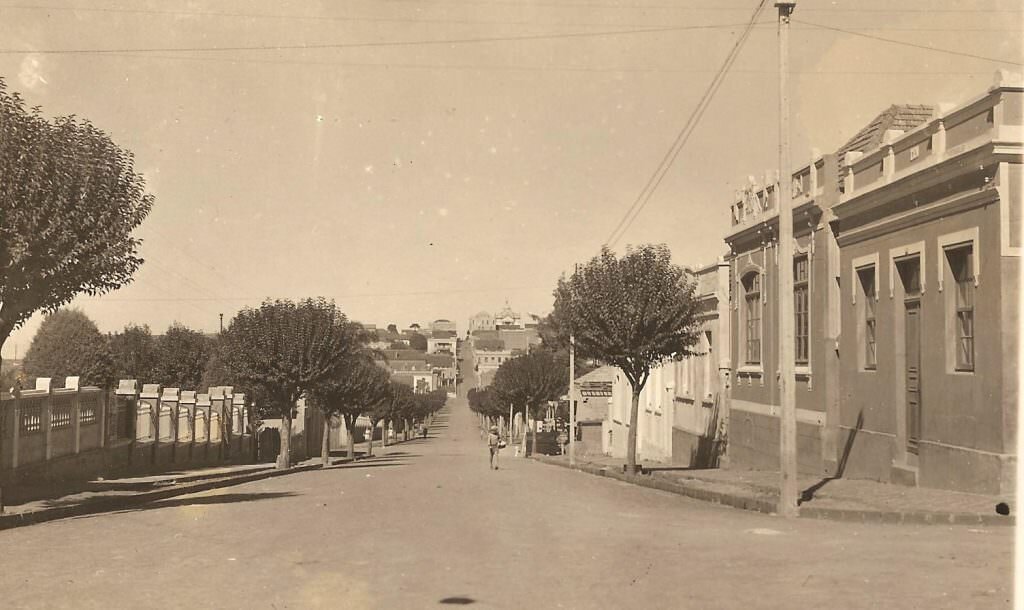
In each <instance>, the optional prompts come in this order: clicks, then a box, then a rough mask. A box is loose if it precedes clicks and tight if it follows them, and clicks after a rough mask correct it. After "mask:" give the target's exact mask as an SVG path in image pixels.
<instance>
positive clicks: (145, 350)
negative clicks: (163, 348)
mask: <svg viewBox="0 0 1024 610" xmlns="http://www.w3.org/2000/svg"><path fill="white" fill-rule="evenodd" d="M108 340H109V343H110V352H111V355H112V357H113V360H114V377H116V378H118V379H138V380H139V382H140V383H149V382H153V381H159V380H158V379H156V378H155V377H154V374H153V365H154V363H155V361H156V342H155V341H154V339H153V333H152V332H150V330H149V326H146V325H142V326H139V325H137V324H129V325H127V326H125V327H124V330H123V331H121V332H119V333H113V334H111V335H110V336H109V337H108Z"/></svg>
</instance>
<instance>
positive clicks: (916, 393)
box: [905, 301, 921, 454]
mask: <svg viewBox="0 0 1024 610" xmlns="http://www.w3.org/2000/svg"><path fill="white" fill-rule="evenodd" d="M905 328H906V342H907V345H906V347H907V352H906V353H907V364H906V368H907V370H906V376H907V377H906V379H907V451H909V452H910V453H914V454H916V453H917V446H918V441H919V440H920V439H921V303H920V301H907V302H906V326H905Z"/></svg>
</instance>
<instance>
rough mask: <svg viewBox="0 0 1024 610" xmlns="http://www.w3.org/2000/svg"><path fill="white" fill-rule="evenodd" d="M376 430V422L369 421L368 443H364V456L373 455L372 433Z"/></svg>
mask: <svg viewBox="0 0 1024 610" xmlns="http://www.w3.org/2000/svg"><path fill="white" fill-rule="evenodd" d="M376 430H377V422H375V421H371V422H370V438H369V440H368V443H367V445H366V457H372V456H373V433H374V432H375V431H376Z"/></svg>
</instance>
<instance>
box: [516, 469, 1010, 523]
mask: <svg viewBox="0 0 1024 610" xmlns="http://www.w3.org/2000/svg"><path fill="white" fill-rule="evenodd" d="M530 457H531V458H533V459H534V460H536V461H538V462H541V463H543V464H549V465H551V466H561V467H562V468H569V469H571V470H578V471H580V472H585V473H587V474H591V475H595V476H599V477H608V478H610V479H616V480H619V481H623V482H626V483H631V484H633V485H638V486H640V487H647V488H650V489H658V490H661V491H667V492H669V493H674V494H677V495H680V496H686V497H688V498H693V499H694V500H701V501H703V502H711V503H713V504H722V505H725V506H731V507H733V508H739V509H742V510H749V511H754V512H759V513H764V514H768V515H774V514H775V513H776V500H775V498H774V497H772V496H757V495H750V496H748V495H739V494H730V493H725V492H720V491H712V490H710V489H700V488H695V487H690V486H687V485H684V484H682V483H679V482H677V481H673V480H671V479H667V478H665V477H662V476H658V475H630V474H626V473H624V472H620V471H619V470H617V469H613V468H607V467H604V466H597V465H595V464H592V463H578V464H576V466H569V465H568V464H566V463H564V462H561V461H558V460H553V459H550V458H548V457H547V456H543V455H533V456H530ZM799 516H800V517H803V518H805V519H828V520H832V521H846V522H852V523H879V524H883V523H884V524H892V525H981V526H1014V525H1016V521H1017V519H1016V517H1006V516H1002V515H986V514H980V513H952V512H928V511H876V510H854V509H842V508H818V507H814V506H808V507H804V508H801V509H800V512H799Z"/></svg>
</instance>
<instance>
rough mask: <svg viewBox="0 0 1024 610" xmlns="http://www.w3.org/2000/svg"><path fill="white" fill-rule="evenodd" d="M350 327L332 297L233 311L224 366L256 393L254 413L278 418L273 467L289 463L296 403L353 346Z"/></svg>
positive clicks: (226, 334)
mask: <svg viewBox="0 0 1024 610" xmlns="http://www.w3.org/2000/svg"><path fill="white" fill-rule="evenodd" d="M351 327H352V324H351V323H350V322H349V321H348V319H347V318H346V317H345V315H344V314H343V313H342V312H341V311H339V310H338V308H337V306H335V304H334V302H333V301H327V300H325V299H323V298H317V299H303V300H301V301H298V302H293V301H290V300H273V301H271V300H267V301H264V303H263V304H262V305H261V306H260V307H258V308H256V309H252V308H246V309H243V310H242V311H240V312H238V315H236V316H235V318H234V319H233V320H232V321H231V324H230V326H229V327H228V329H227V330H226V331H225V332H224V334H223V335H222V340H223V341H224V342H225V345H224V349H223V351H222V352H221V356H222V357H223V358H224V362H225V365H226V368H227V370H228V371H230V372H231V377H232V378H233V379H234V380H235V381H236V382H237V383H238V385H239V386H241V387H244V388H246V389H247V391H249V392H252V393H253V394H254V395H255V396H257V397H258V398H257V401H258V402H257V403H256V404H257V408H258V415H259V416H260V417H263V418H267V417H272V418H276V417H280V418H281V453H280V455H279V456H278V460H277V467H278V468H289V467H290V466H291V453H290V451H291V447H290V441H291V429H292V419H293V418H294V417H295V410H296V402H297V401H298V400H299V399H300V398H302V397H303V396H304V395H306V394H307V393H309V392H310V391H311V390H312V389H313V388H315V387H316V386H317V385H318V384H321V383H323V382H324V381H325V380H327V379H328V378H330V377H331V376H332V375H334V374H335V372H336V371H337V369H338V368H339V367H340V366H341V364H342V363H343V362H344V360H345V358H347V357H349V355H350V354H351V353H352V351H353V350H355V349H358V347H359V345H358V343H359V342H358V341H355V342H354V341H353V333H352V328H351Z"/></svg>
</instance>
